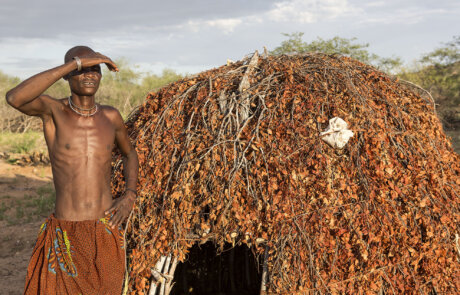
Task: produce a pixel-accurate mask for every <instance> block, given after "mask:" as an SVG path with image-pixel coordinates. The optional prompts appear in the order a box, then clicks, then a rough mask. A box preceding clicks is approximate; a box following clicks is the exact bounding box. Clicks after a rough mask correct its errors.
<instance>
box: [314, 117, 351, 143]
mask: <svg viewBox="0 0 460 295" xmlns="http://www.w3.org/2000/svg"><path fill="white" fill-rule="evenodd" d="M353 135H354V134H353V131H351V130H349V129H348V124H347V122H345V121H344V120H343V119H341V118H339V117H334V118H332V119H330V120H329V126H327V128H326V130H325V131H323V132H321V133H320V136H321V139H322V140H324V141H325V142H327V143H328V144H329V145H330V146H332V147H333V148H339V149H341V148H343V147H344V146H345V145H346V144H347V142H348V140H349V139H350V138H351V137H352V136H353Z"/></svg>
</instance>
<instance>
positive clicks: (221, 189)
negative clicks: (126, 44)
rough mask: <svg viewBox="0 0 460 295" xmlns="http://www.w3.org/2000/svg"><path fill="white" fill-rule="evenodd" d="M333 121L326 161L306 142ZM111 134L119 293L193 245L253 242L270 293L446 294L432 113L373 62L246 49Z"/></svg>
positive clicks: (456, 266)
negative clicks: (264, 262) (131, 154)
mask: <svg viewBox="0 0 460 295" xmlns="http://www.w3.org/2000/svg"><path fill="white" fill-rule="evenodd" d="M336 116H337V117H340V118H342V119H344V120H345V121H346V122H347V123H348V126H349V128H350V129H351V130H352V131H353V133H354V136H353V137H352V138H351V139H350V141H349V142H348V144H347V145H346V146H345V147H344V148H343V149H341V150H337V149H333V148H331V147H330V146H329V145H327V144H326V143H325V142H323V141H322V140H321V138H320V136H319V134H320V132H321V131H324V130H325V128H326V127H327V125H328V120H329V119H330V118H333V117H336ZM127 126H128V129H129V132H130V137H131V139H132V140H133V142H134V143H135V145H136V149H137V152H138V154H139V159H140V167H141V169H140V179H139V184H138V193H139V197H138V200H137V203H136V207H135V209H134V213H133V218H132V220H131V222H130V224H129V226H128V233H127V238H128V243H129V246H130V248H131V249H132V251H131V252H130V255H129V258H130V261H131V265H130V276H131V289H132V291H133V294H143V293H142V292H144V294H145V292H146V291H147V290H148V286H149V282H150V280H151V268H153V267H154V265H155V264H156V262H157V261H158V259H159V257H160V256H166V255H169V254H171V255H172V256H173V257H176V258H178V259H179V260H185V259H187V251H188V249H190V247H191V246H192V245H193V244H195V243H198V242H202V241H207V240H210V241H213V242H214V243H215V244H216V245H218V246H222V245H223V244H224V243H225V242H230V243H236V244H238V243H245V244H247V245H249V246H251V247H252V249H253V251H254V252H255V253H257V254H258V255H260V254H263V252H264V249H265V247H266V246H268V249H269V255H268V269H269V281H268V291H269V292H273V293H283V292H284V293H289V294H293V293H295V292H297V291H299V292H301V291H302V292H305V293H308V291H311V292H312V293H313V292H318V293H322V294H325V293H328V294H329V293H332V294H335V293H340V292H347V293H350V294H354V293H356V292H357V291H358V290H359V291H366V292H375V293H377V292H379V291H382V290H383V291H389V292H394V293H399V294H402V293H413V292H420V293H424V294H426V293H429V292H437V293H438V294H440V293H443V292H445V293H452V292H454V290H459V289H460V281H459V279H458V278H459V275H460V274H459V270H460V263H459V258H460V256H459V255H460V253H457V249H456V246H455V235H456V234H459V233H460V230H459V224H460V223H459V205H460V201H459V193H460V188H459V187H460V177H459V173H460V161H459V156H458V155H457V154H455V153H454V152H453V151H452V148H451V144H450V143H449V141H448V139H447V138H446V136H445V134H444V133H443V131H442V127H441V124H440V122H439V120H438V118H437V117H436V115H435V112H434V105H433V103H432V102H431V101H426V100H424V99H423V98H421V97H420V96H419V95H417V94H416V93H414V92H413V91H411V90H410V89H408V88H407V86H404V85H402V84H401V83H399V82H398V81H397V80H396V79H394V78H392V77H390V76H388V75H386V74H384V73H382V72H379V71H378V70H376V69H375V68H373V67H370V66H367V65H365V64H362V63H360V62H358V61H356V60H352V59H350V58H346V57H339V56H330V55H324V54H307V55H295V56H270V57H264V58H262V57H258V56H257V55H256V54H255V55H253V56H250V57H248V58H246V59H244V60H242V61H239V62H236V63H233V64H229V65H228V66H222V67H220V68H217V69H213V70H210V71H206V72H203V73H200V74H198V75H196V76H193V77H189V78H186V79H183V80H181V81H179V82H176V83H173V84H170V85H169V86H167V87H164V88H162V89H161V90H159V91H158V92H156V93H150V94H149V95H148V97H147V99H146V100H145V103H144V104H143V105H142V106H141V107H140V108H139V109H138V110H137V111H136V112H135V113H134V114H133V115H132V116H131V117H130V118H129V120H128V121H127ZM114 169H115V175H114V178H113V190H114V194H115V195H117V194H119V192H121V191H123V188H124V181H123V177H122V173H121V161H120V158H119V157H118V160H117V161H116V163H115V166H114Z"/></svg>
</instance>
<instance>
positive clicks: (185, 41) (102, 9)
mask: <svg viewBox="0 0 460 295" xmlns="http://www.w3.org/2000/svg"><path fill="white" fill-rule="evenodd" d="M0 28H1V29H0V71H2V72H4V73H6V74H9V75H13V76H17V77H20V78H23V79H24V78H27V77H29V76H31V75H33V74H36V73H38V72H41V71H44V70H47V69H49V68H52V67H55V66H59V65H60V64H62V63H63V57H64V54H65V52H66V51H67V50H68V49H69V48H71V47H73V46H75V45H87V46H90V47H91V48H93V49H94V50H96V51H99V52H101V53H103V54H105V55H107V56H109V57H111V58H112V59H113V60H118V59H120V58H125V59H126V60H127V61H128V62H129V63H130V64H131V65H133V66H136V67H137V69H138V70H140V71H144V72H150V73H161V71H162V70H163V69H165V68H170V69H173V70H175V71H177V72H179V73H188V74H194V73H197V72H200V71H203V70H207V69H210V68H214V67H218V66H221V65H223V64H225V63H226V61H227V59H231V60H240V59H242V58H244V56H246V55H248V54H251V53H253V52H254V51H255V50H259V51H263V47H264V46H266V47H267V48H268V50H273V49H274V48H276V47H277V46H278V45H280V44H281V42H282V41H283V40H286V37H285V36H284V35H283V33H294V32H303V33H304V36H303V39H304V41H306V42H310V41H313V40H315V39H317V38H318V37H320V38H323V39H329V38H333V37H334V36H340V37H342V38H354V37H356V38H357V42H359V43H369V45H370V46H369V48H368V50H369V51H370V52H372V53H376V54H378V55H380V56H382V57H393V56H398V57H401V58H402V59H403V61H404V62H406V63H407V64H409V63H411V62H413V61H415V60H416V59H418V58H420V57H421V55H423V54H425V53H428V52H430V51H432V50H434V49H435V48H438V47H440V46H442V45H443V44H444V43H446V42H449V41H451V40H453V37H454V36H458V35H460V1H459V0H435V1H427V0H384V1H380V0H369V1H364V0H322V1H319V0H181V1H179V0H162V1H157V0H130V1H122V0H91V1H89V0H79V1H72V2H71V1H62V0H40V1H30V0H0Z"/></svg>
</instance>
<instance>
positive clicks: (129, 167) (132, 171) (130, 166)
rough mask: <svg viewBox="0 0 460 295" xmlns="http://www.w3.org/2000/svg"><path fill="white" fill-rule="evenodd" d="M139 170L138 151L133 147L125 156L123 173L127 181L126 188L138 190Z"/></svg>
mask: <svg viewBox="0 0 460 295" xmlns="http://www.w3.org/2000/svg"><path fill="white" fill-rule="evenodd" d="M138 172H139V161H138V158H137V152H136V150H135V149H132V150H131V152H130V153H129V154H127V155H126V156H124V157H123V174H124V176H125V181H126V189H129V190H134V191H136V187H137V174H138Z"/></svg>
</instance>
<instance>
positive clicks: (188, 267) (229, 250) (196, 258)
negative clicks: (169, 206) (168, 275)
mask: <svg viewBox="0 0 460 295" xmlns="http://www.w3.org/2000/svg"><path fill="white" fill-rule="evenodd" d="M261 281H262V265H261V261H257V259H256V258H255V256H254V254H253V253H252V251H251V250H250V249H249V248H248V247H247V246H245V245H242V246H235V247H234V248H233V247H232V245H231V244H226V245H225V247H224V249H223V251H222V252H221V253H218V249H217V248H216V247H215V246H214V244H213V243H212V242H207V243H205V244H203V245H194V246H193V247H192V249H191V250H190V253H189V254H188V259H187V261H186V262H184V263H180V264H179V265H178V266H177V269H176V271H175V273H174V283H175V284H174V287H173V288H172V290H171V294H172V295H185V294H187V295H191V294H197V295H198V294H199V295H211V294H212V295H237V294H238V295H259V294H260V284H261Z"/></svg>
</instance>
